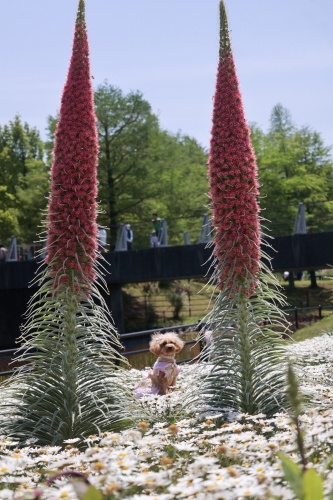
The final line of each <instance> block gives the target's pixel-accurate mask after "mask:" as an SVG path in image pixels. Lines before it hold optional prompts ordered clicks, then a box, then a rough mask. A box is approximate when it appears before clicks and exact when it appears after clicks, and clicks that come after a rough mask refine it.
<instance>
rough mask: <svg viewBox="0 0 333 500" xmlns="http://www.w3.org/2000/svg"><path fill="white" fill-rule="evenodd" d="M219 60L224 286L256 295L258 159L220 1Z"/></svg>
mask: <svg viewBox="0 0 333 500" xmlns="http://www.w3.org/2000/svg"><path fill="white" fill-rule="evenodd" d="M220 22H221V28H220V60H219V66H218V73H217V82H216V91H215V97H214V110H213V127H212V132H211V144H210V158H209V181H210V197H211V203H212V211H213V213H212V217H213V225H214V226H215V229H216V236H215V255H216V258H217V260H218V264H217V273H218V283H219V287H220V288H225V287H230V288H233V289H234V290H242V292H243V293H244V294H245V295H252V294H253V293H254V288H255V286H256V281H257V276H258V272H259V259H260V234H259V206H258V203H257V196H258V181H257V165H256V159H255V155H254V151H253V148H252V145H251V140H250V130H249V127H248V126H247V124H246V120H245V115H244V109H243V104H242V96H241V93H240V89H239V82H238V78H237V74H236V69H235V63H234V58H233V53H232V49H231V44H230V37H229V29H228V22H227V15H226V10H225V5H224V3H223V1H221V3H220Z"/></svg>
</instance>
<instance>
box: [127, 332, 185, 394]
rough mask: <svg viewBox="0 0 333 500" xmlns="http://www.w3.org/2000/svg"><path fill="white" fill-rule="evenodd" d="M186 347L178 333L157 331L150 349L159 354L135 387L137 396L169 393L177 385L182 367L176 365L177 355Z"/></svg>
mask: <svg viewBox="0 0 333 500" xmlns="http://www.w3.org/2000/svg"><path fill="white" fill-rule="evenodd" d="M183 347H184V342H183V341H182V340H181V339H180V338H179V337H178V335H177V334H176V333H172V332H170V333H165V334H164V335H163V334H162V333H155V334H154V335H153V336H152V339H151V341H150V344H149V350H150V352H152V353H153V354H156V356H158V358H157V360H156V363H155V364H154V367H153V368H152V369H151V370H149V372H148V373H146V374H144V377H143V379H142V380H141V382H139V384H138V385H137V386H136V387H135V389H134V392H135V395H136V397H137V398H141V397H142V396H144V395H146V394H158V395H160V396H162V395H164V394H167V393H168V390H169V387H170V386H174V385H176V380H177V376H178V374H179V372H180V368H179V367H178V366H177V365H176V361H175V355H176V354H178V353H179V352H180V351H181V350H182V349H183Z"/></svg>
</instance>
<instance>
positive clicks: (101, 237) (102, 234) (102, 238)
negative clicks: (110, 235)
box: [97, 228, 106, 252]
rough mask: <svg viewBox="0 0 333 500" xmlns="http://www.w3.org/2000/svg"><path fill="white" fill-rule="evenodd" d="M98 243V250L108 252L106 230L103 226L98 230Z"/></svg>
mask: <svg viewBox="0 0 333 500" xmlns="http://www.w3.org/2000/svg"><path fill="white" fill-rule="evenodd" d="M97 243H98V250H99V251H100V252H106V230H105V229H103V228H102V229H99V230H98V233H97Z"/></svg>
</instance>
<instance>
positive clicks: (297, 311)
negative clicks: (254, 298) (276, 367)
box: [0, 305, 333, 377]
mask: <svg viewBox="0 0 333 500" xmlns="http://www.w3.org/2000/svg"><path fill="white" fill-rule="evenodd" d="M324 310H333V306H322V305H318V306H316V307H293V308H289V309H284V313H285V314H286V315H287V316H288V320H289V321H290V322H291V323H294V324H295V327H296V330H298V329H299V325H300V323H301V319H302V317H301V313H302V312H305V314H306V312H309V311H311V312H313V313H314V312H317V311H318V320H320V319H322V318H323V317H324V315H323V311H324ZM313 319H314V320H316V317H315V316H314V317H313ZM190 328H192V329H193V330H197V329H198V323H189V324H186V325H176V326H170V327H163V328H155V329H153V330H142V331H140V332H133V333H124V334H121V335H120V340H122V339H131V338H137V339H140V338H143V339H144V338H145V337H148V336H149V335H152V334H153V333H156V332H157V333H163V332H169V331H171V330H172V331H174V332H176V333H184V332H186V330H188V329H190ZM194 344H198V345H199V348H200V349H201V346H200V343H197V341H196V340H188V341H186V342H185V345H194ZM17 351H18V349H5V350H2V351H0V361H1V358H4V359H5V360H6V359H7V358H8V359H11V360H12V361H15V358H14V357H13V356H11V355H13V354H15V353H16V352H17ZM148 352H150V351H149V348H144V349H134V350H133V351H128V350H127V351H125V352H123V353H122V355H123V356H126V357H128V356H135V355H138V354H144V353H148ZM192 359H193V358H187V359H183V360H179V361H177V363H178V364H181V363H186V362H189V361H191V360H192ZM13 373H14V370H8V371H4V372H0V377H1V376H8V375H12V374H13Z"/></svg>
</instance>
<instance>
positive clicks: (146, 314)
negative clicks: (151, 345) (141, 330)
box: [145, 295, 148, 321]
mask: <svg viewBox="0 0 333 500" xmlns="http://www.w3.org/2000/svg"><path fill="white" fill-rule="evenodd" d="M145 317H146V321H148V311H147V295H145Z"/></svg>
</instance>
